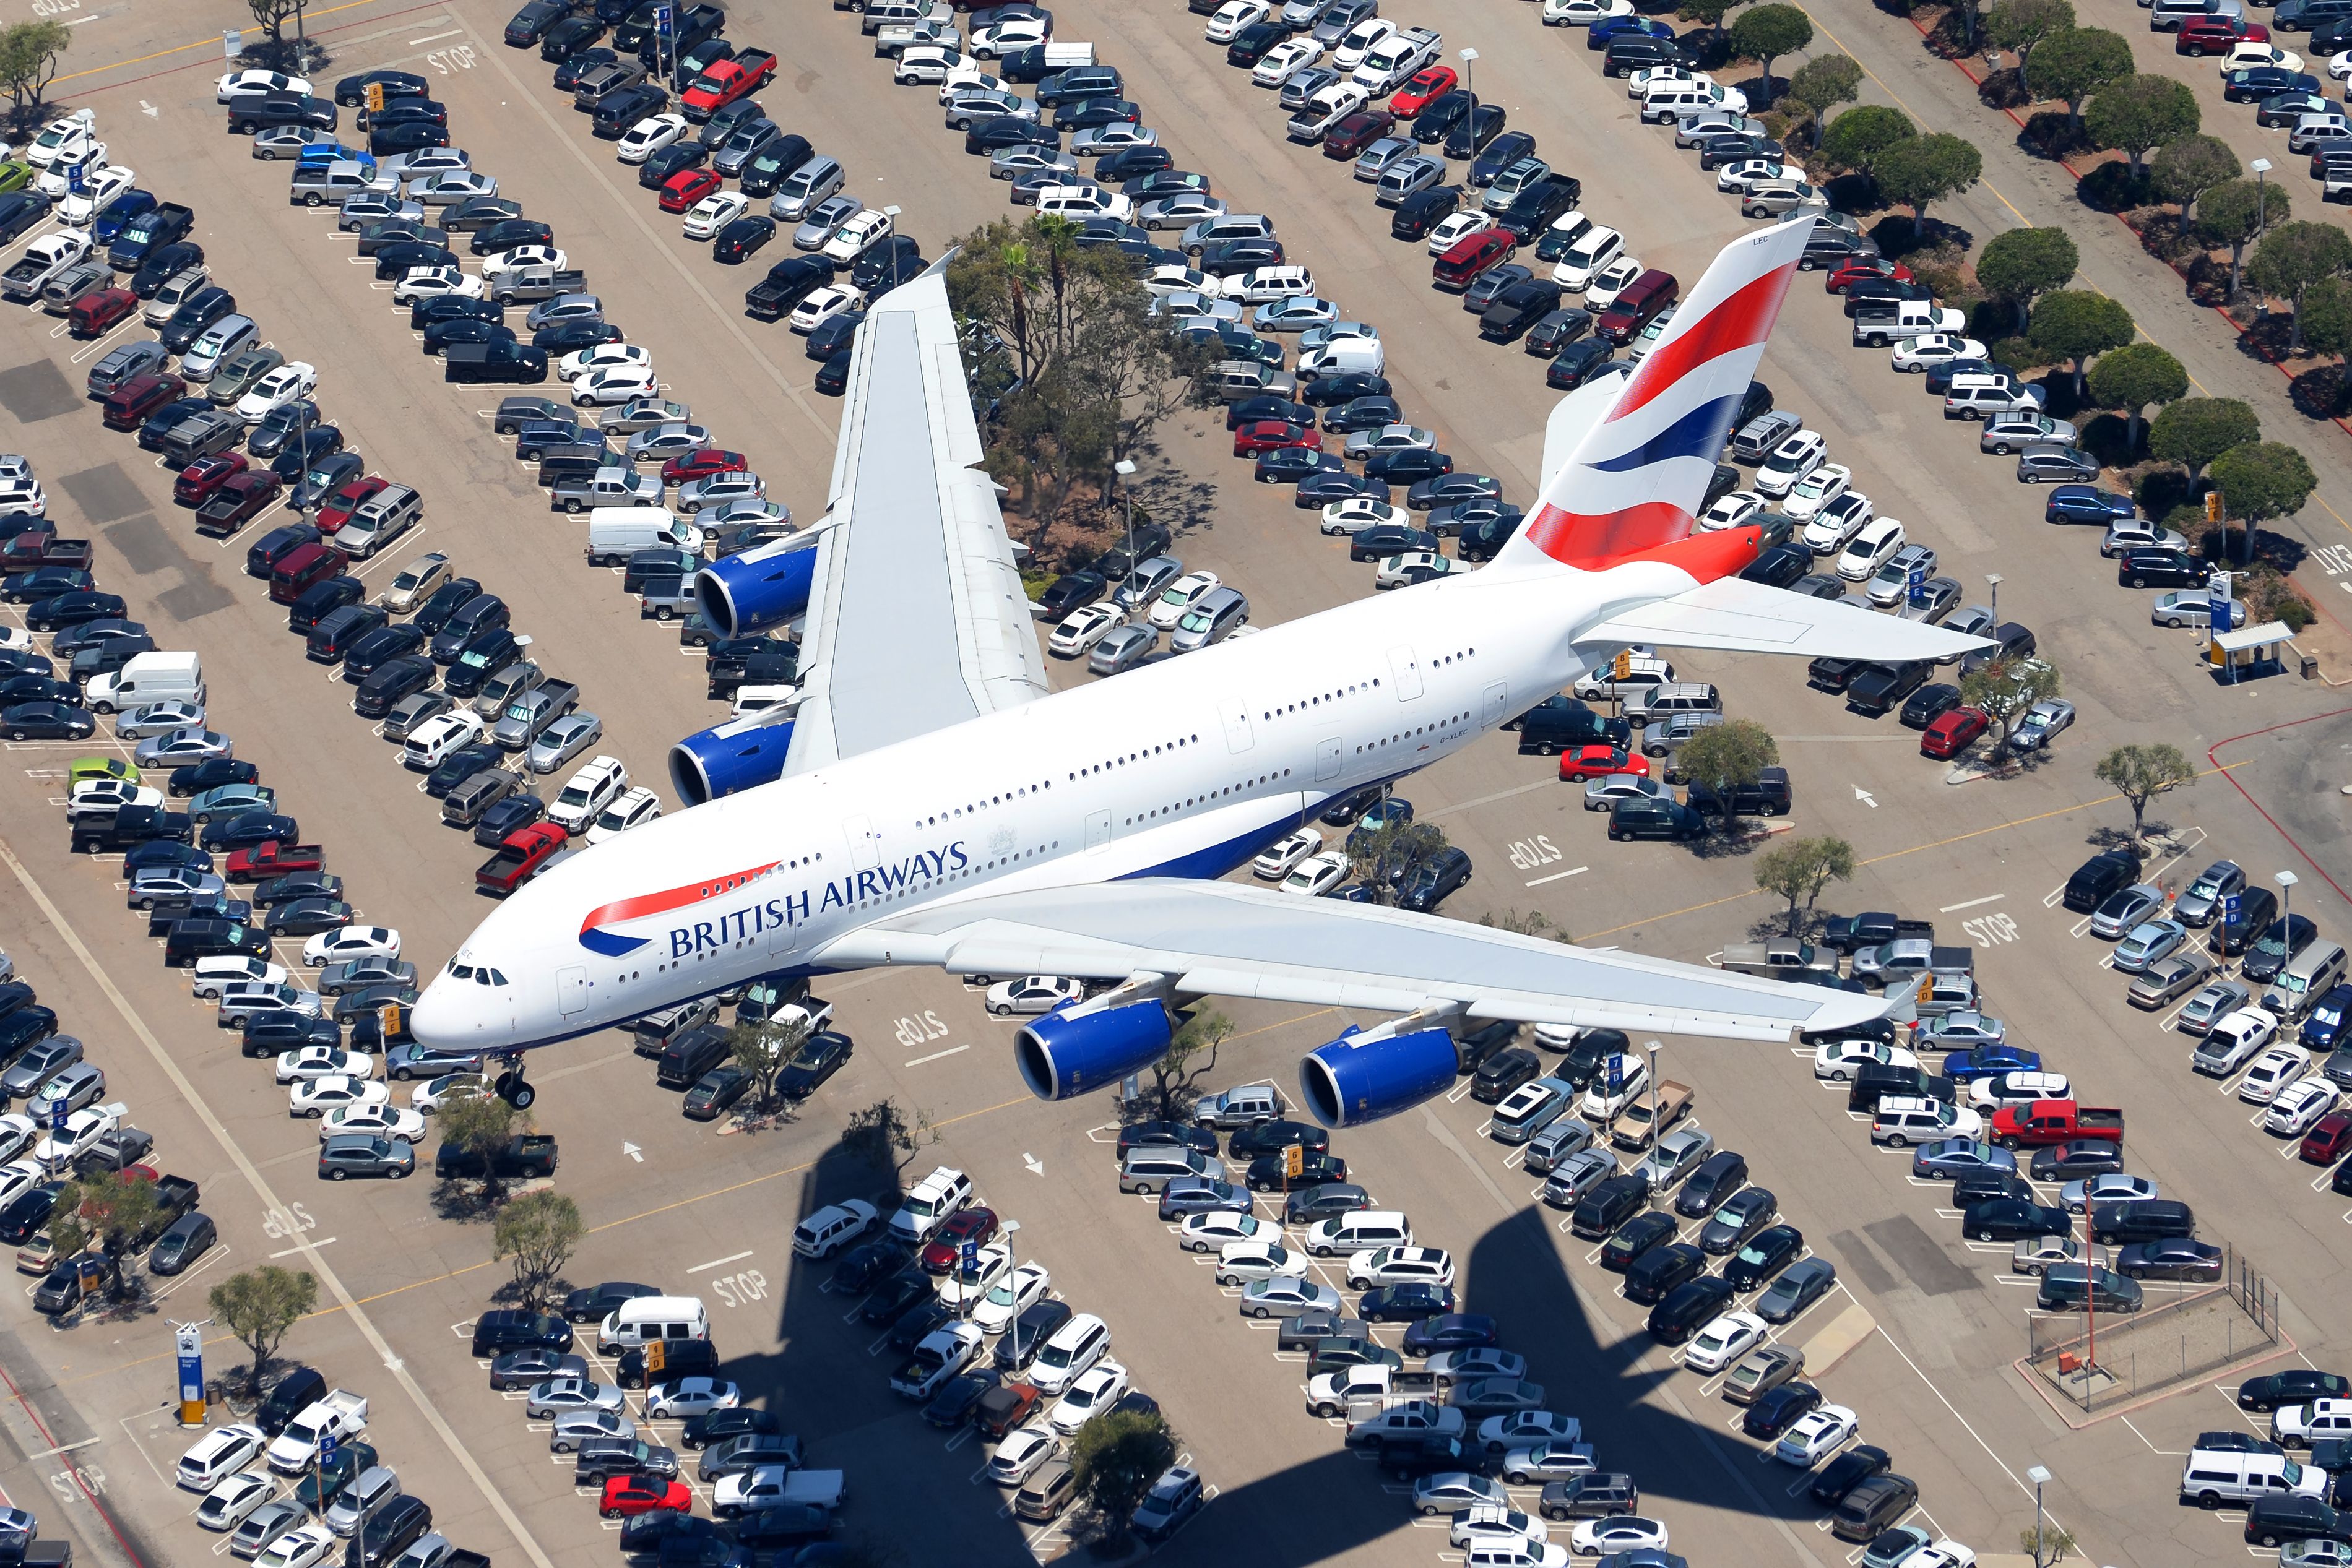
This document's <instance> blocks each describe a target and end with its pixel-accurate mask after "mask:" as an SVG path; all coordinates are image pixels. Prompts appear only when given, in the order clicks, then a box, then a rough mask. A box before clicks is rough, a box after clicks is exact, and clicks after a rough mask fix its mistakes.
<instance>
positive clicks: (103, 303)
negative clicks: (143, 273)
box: [67, 288, 139, 338]
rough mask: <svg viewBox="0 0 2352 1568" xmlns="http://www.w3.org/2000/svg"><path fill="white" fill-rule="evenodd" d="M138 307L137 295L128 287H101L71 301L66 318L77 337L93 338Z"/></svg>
mask: <svg viewBox="0 0 2352 1568" xmlns="http://www.w3.org/2000/svg"><path fill="white" fill-rule="evenodd" d="M137 308H139V296H137V295H136V294H133V293H131V290H129V289H128V288H101V289H100V290H99V291H98V292H97V293H95V294H85V295H83V296H82V297H81V298H79V299H77V300H75V301H74V302H73V309H72V311H71V312H70V313H69V314H68V318H67V319H68V323H69V324H70V325H71V327H72V328H73V335H74V336H75V337H77V338H95V337H97V336H99V335H100V333H102V332H104V331H105V330H106V329H108V328H110V327H111V326H113V325H114V324H115V323H116V322H117V321H120V320H121V319H123V318H124V317H125V316H128V315H130V314H131V312H132V311H133V310H136V309H137Z"/></svg>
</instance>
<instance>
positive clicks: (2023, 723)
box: [2009, 697, 2074, 751]
mask: <svg viewBox="0 0 2352 1568" xmlns="http://www.w3.org/2000/svg"><path fill="white" fill-rule="evenodd" d="M2073 724H2074V704H2073V703H2070V702H2068V701H2067V700H2066V699H2065V698H2064V697H2045V698H2043V699H2042V701H2040V702H2038V703H2035V704H2034V705H2033V706H2032V707H2030V708H2027V709H2026V710H2025V716H2024V717H2023V718H2021V719H2019V720H2018V721H2017V729H2016V732H2015V733H2014V734H2012V735H2011V737H2009V744H2010V745H2011V747H2015V748H2016V749H2017V750H2019V751H2036V750H2039V749H2040V748H2041V747H2044V746H2047V745H2049V744H2050V742H2051V740H2052V739H2053V737H2056V736H2058V735H2059V734H2061V733H2062V732H2063V731H2064V730H2066V729H2067V728H2069V727H2072V726H2073Z"/></svg>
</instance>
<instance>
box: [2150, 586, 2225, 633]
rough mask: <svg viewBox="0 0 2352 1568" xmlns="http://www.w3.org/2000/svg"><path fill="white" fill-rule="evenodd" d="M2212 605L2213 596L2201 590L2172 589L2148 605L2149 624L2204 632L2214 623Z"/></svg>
mask: <svg viewBox="0 0 2352 1568" xmlns="http://www.w3.org/2000/svg"><path fill="white" fill-rule="evenodd" d="M2212 603H2213V596H2212V595H2211V594H2210V593H2208V592H2207V591H2205V590H2203V589H2201V588H2175V589H2171V590H2169V591H2166V592H2163V593H2159V594H2158V595H2157V596H2156V598H2155V599H2154V600H2153V601H2150V603H2149V604H2148V607H2147V619H2148V623H2149V624H2150V625H2152V626H2168V627H2171V628H2173V629H2174V630H2176V631H2178V630H2179V628H2181V627H2183V626H2193V627H2195V628H2197V629H2198V630H2200V631H2202V630H2203V629H2204V628H2206V627H2208V626H2210V625H2211V624H2212V623H2213V612H2212V608H2211V607H2212Z"/></svg>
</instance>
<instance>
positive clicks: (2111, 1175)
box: [2058, 1171, 2162, 1214]
mask: <svg viewBox="0 0 2352 1568" xmlns="http://www.w3.org/2000/svg"><path fill="white" fill-rule="evenodd" d="M2160 1196H2162V1195H2161V1191H2160V1189H2159V1188H2158V1186H2157V1185H2156V1183H2154V1182H2152V1181H2150V1180H2148V1179H2147V1177H2146V1176H2133V1175H2131V1174H2130V1173H2128V1172H2126V1171H2106V1172H2104V1173H2102V1174H2101V1175H2098V1176H2085V1177H2084V1178H2083V1179H2082V1180H2081V1181H2070V1182H2068V1183H2067V1184H2066V1185H2065V1186H2062V1187H2060V1188H2059V1189H2058V1206H2059V1207H2061V1208H2063V1209H2064V1210H2065V1211H2066V1212H2067V1213H2069V1214H2087V1213H2089V1212H2090V1209H2091V1206H2092V1205H2093V1204H2095V1203H2144V1202H2146V1201H2147V1200H2148V1199H2150V1198H2154V1197H2160Z"/></svg>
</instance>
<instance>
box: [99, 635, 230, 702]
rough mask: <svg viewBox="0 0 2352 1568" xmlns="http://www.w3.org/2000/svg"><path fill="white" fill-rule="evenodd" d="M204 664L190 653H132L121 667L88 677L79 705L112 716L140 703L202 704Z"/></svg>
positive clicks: (203, 695)
mask: <svg viewBox="0 0 2352 1568" xmlns="http://www.w3.org/2000/svg"><path fill="white" fill-rule="evenodd" d="M204 700H205V664H204V661H203V660H202V659H200V658H198V657H197V656H196V655H195V654H194V653H167V652H164V651H163V650H160V649H159V650H157V651H155V652H153V653H133V654H132V655H131V658H130V660H129V662H127V663H126V664H124V665H123V666H122V668H121V669H119V670H115V671H112V672H111V673H109V674H97V675H92V676H91V677H90V678H89V685H86V686H84V687H83V688H82V704H83V706H86V707H88V708H89V710H90V712H92V713H112V712H114V711H115V710H116V709H117V708H127V707H137V706H139V705H140V704H142V703H167V702H181V703H202V702H203V701H204Z"/></svg>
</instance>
